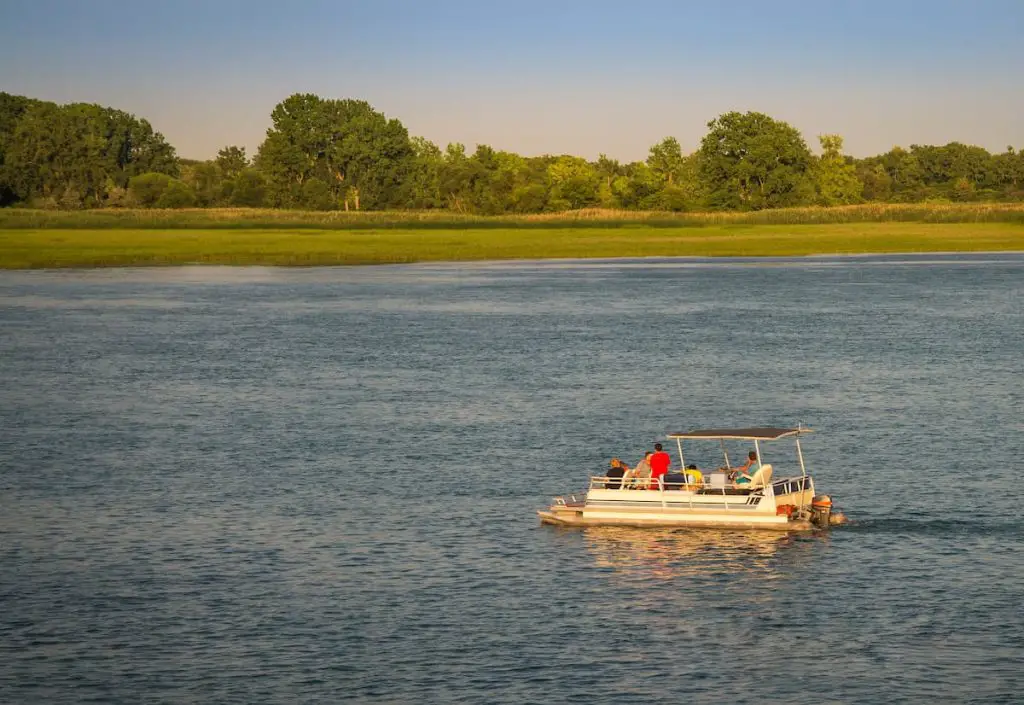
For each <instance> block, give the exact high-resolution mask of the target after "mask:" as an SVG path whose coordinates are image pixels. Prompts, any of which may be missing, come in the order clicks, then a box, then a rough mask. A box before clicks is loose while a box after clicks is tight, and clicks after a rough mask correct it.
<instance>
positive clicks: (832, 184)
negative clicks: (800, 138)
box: [814, 135, 864, 206]
mask: <svg viewBox="0 0 1024 705" xmlns="http://www.w3.org/2000/svg"><path fill="white" fill-rule="evenodd" d="M818 142H819V143H820V144H821V156H820V157H819V158H818V160H817V163H816V164H815V169H814V182H815V185H816V187H817V190H818V200H819V201H820V202H821V203H822V204H823V205H826V206H845V205H849V204H852V203H860V202H861V200H862V198H863V193H864V184H863V183H861V181H860V179H859V178H857V168H856V167H855V166H854V164H853V162H852V160H848V159H847V158H846V157H844V156H843V138H842V137H841V136H839V135H820V136H819V137H818Z"/></svg>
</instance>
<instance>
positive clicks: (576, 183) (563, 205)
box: [548, 155, 600, 211]
mask: <svg viewBox="0 0 1024 705" xmlns="http://www.w3.org/2000/svg"><path fill="white" fill-rule="evenodd" d="M548 183H549V184H550V199H549V201H548V208H549V210H556V211H562V210H576V209H579V208H587V207H589V206H594V205H597V204H598V203H599V202H600V193H599V191H600V179H599V177H598V174H597V172H596V171H595V170H594V167H593V165H592V164H590V163H589V162H588V161H587V160H586V159H582V158H580V157H573V156H569V155H563V156H560V157H558V158H557V159H555V161H554V162H552V163H551V164H550V165H549V166H548Z"/></svg>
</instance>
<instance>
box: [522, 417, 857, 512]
mask: <svg viewBox="0 0 1024 705" xmlns="http://www.w3.org/2000/svg"><path fill="white" fill-rule="evenodd" d="M810 432H811V429H809V428H803V427H797V428H772V427H758V428H736V429H706V430H697V431H688V432H686V433H672V434H669V435H668V438H670V439H674V440H675V441H676V447H677V449H678V451H679V468H680V471H679V472H678V473H676V474H674V475H666V476H665V477H664V478H662V477H658V478H655V479H651V480H647V481H644V480H642V479H639V481H638V478H630V477H629V476H628V475H627V477H625V478H622V477H615V476H612V477H609V476H594V477H591V478H590V487H589V488H588V489H587V490H586V492H585V493H582V494H581V496H577V495H569V496H566V497H556V498H555V500H554V503H552V505H551V506H550V507H548V508H547V509H543V510H540V511H538V512H537V514H538V515H539V516H540V520H541V523H542V524H553V525H557V526H606V525H620V526H677V527H692V528H721V529H771V530H775V531H809V530H812V529H815V528H827V527H828V526H830V525H832V524H841V523H844V522H845V521H846V519H845V517H844V516H843V515H842V514H835V515H833V514H832V511H831V510H832V500H831V498H830V497H829V496H828V495H817V494H816V493H815V488H814V478H812V477H811V476H810V475H808V474H807V468H806V466H805V465H804V456H803V451H802V449H801V448H800V436H801V434H806V433H810ZM783 438H792V439H793V440H794V442H795V443H796V454H797V458H798V460H799V464H800V474H799V475H797V474H792V475H788V476H786V477H784V478H782V479H776V478H775V477H774V475H775V474H776V473H775V469H774V468H773V467H772V465H771V464H768V463H763V464H762V461H761V457H762V456H761V443H762V442H768V441H777V440H780V439H783ZM684 440H686V441H697V440H700V441H716V440H717V441H719V443H720V445H721V447H722V454H723V456H724V459H725V465H724V466H723V467H721V468H719V469H718V470H717V471H712V472H710V473H707V474H704V473H700V472H693V471H692V470H690V471H686V470H684V469H685V468H686V467H687V466H686V461H685V458H684V456H683V441H684ZM727 440H728V441H731V440H743V441H753V442H754V448H755V453H756V465H753V466H751V467H750V469H749V472H750V474H746V475H743V476H742V477H741V481H740V482H736V481H730V479H729V478H730V476H731V475H734V474H735V471H734V469H733V468H732V467H731V466H730V463H729V455H728V452H727V451H726V446H725V442H726V441H727ZM752 455H753V454H752Z"/></svg>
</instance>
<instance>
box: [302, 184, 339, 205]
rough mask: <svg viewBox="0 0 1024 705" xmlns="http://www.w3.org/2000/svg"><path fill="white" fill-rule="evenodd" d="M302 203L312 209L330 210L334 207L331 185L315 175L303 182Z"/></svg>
mask: <svg viewBox="0 0 1024 705" xmlns="http://www.w3.org/2000/svg"><path fill="white" fill-rule="evenodd" d="M302 205H303V206H304V207H305V208H308V209H309V210H311V211H329V210H331V209H332V208H333V207H334V196H333V195H332V194H331V187H330V186H328V185H327V184H326V182H324V181H323V180H322V179H318V178H316V177H315V176H314V177H313V178H312V179H309V180H307V181H306V183H304V184H302Z"/></svg>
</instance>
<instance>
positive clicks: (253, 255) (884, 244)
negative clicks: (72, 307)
mask: <svg viewBox="0 0 1024 705" xmlns="http://www.w3.org/2000/svg"><path fill="white" fill-rule="evenodd" d="M1006 250H1014V251H1020V250H1024V225H1022V224H1017V223H989V222H976V223H922V222H881V223H870V222H868V223H830V224H807V225H799V226H793V225H744V224H727V225H711V224H706V225H703V226H702V227H699V228H694V227H686V226H676V227H664V226H658V227H652V226H650V225H643V224H639V225H638V224H631V225H614V226H606V227H598V226H587V227H568V226H564V225H560V226H558V227H526V228H524V227H487V228H452V227H449V228H428V229H417V228H398V227H384V228H376V229H374V228H357V229H322V228H321V229H314V228H287V227H276V228H272V229H268V228H262V229H257V228H241V229H230V228H188V229H175V228H164V229H158V228H122V227H117V228H105V229H85V228H59V229H58V228H15V229H10V228H8V229H0V268H5V269H37V268H63V267H123V266H160V265H183V264H220V265H285V266H325V265H364V264H390V263H404V262H438V261H475V260H501V259H548V258H600V257H656V256H677V257H679V256H691V257H729V256H748V257H763V256H799V255H816V254H864V253H898V252H979V251H1006Z"/></svg>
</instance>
